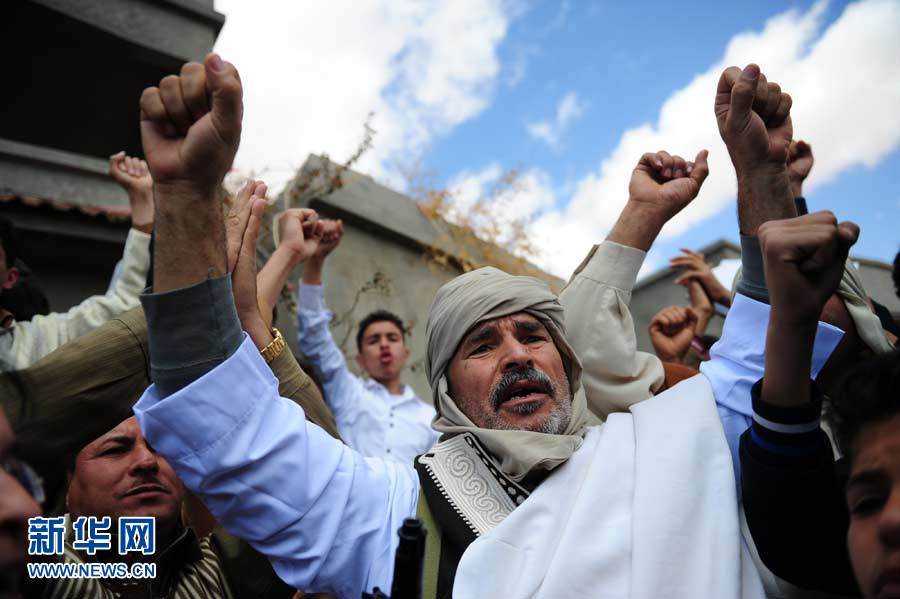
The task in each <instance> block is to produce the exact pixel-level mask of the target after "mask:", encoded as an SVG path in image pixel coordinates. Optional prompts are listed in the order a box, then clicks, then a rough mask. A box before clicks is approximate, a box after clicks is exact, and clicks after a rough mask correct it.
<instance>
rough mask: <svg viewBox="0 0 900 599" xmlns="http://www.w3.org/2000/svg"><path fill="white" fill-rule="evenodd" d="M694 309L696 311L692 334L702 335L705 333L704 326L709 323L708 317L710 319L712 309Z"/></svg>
mask: <svg viewBox="0 0 900 599" xmlns="http://www.w3.org/2000/svg"><path fill="white" fill-rule="evenodd" d="M695 311H696V312H697V324H696V325H694V336H696V337H702V336H703V335H705V334H706V327H707V325H709V321H710V319H712V311H709V312H707V311H700V310H695Z"/></svg>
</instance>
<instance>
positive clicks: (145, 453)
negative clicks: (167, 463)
mask: <svg viewBox="0 0 900 599" xmlns="http://www.w3.org/2000/svg"><path fill="white" fill-rule="evenodd" d="M131 470H132V472H141V471H143V472H146V471H149V472H158V471H159V456H157V455H156V454H155V453H153V452H152V451H150V449H149V448H148V447H146V446H144V445H139V446H137V447H135V450H134V456H133V460H132V462H131Z"/></svg>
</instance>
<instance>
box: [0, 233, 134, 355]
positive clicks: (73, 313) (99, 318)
mask: <svg viewBox="0 0 900 599" xmlns="http://www.w3.org/2000/svg"><path fill="white" fill-rule="evenodd" d="M149 268H150V236H149V235H147V234H146V233H142V232H141V231H138V230H137V229H134V228H132V229H131V230H130V231H129V232H128V237H127V239H126V240H125V250H124V252H123V255H122V269H121V274H120V276H119V277H118V278H117V279H116V281H115V284H114V285H112V286H111V287H110V289H109V291H107V292H106V294H105V295H95V296H92V297H89V298H87V299H86V300H84V301H83V302H81V303H80V304H78V305H77V306H75V307H73V308H71V309H69V310H68V311H67V312H53V313H51V314H46V315H44V314H38V315H36V316H35V317H34V318H32V319H31V320H30V321H23V322H17V323H15V326H14V327H13V328H12V329H11V330H10V331H9V332H7V333H5V334H3V335H2V337H5V338H6V339H3V340H2V342H0V371H2V370H19V369H22V368H27V367H29V366H31V365H32V364H34V363H35V362H37V361H38V360H40V359H41V358H43V357H44V356H46V355H47V354H49V353H50V352H52V351H53V350H55V349H56V348H58V347H60V346H61V345H64V344H65V343H68V342H69V341H71V340H72V339H75V338H76V337H80V336H81V335H84V334H86V333H89V332H91V331H92V330H94V329H95V328H97V327H99V326H100V325H101V324H103V323H105V322H106V321H108V320H110V319H112V318H115V317H116V316H119V315H120V314H122V313H124V312H127V311H128V310H131V309H132V308H136V307H137V306H138V305H140V301H139V299H138V296H140V294H141V292H142V291H143V290H144V287H145V286H146V284H147V283H146V281H147V271H148V270H149Z"/></svg>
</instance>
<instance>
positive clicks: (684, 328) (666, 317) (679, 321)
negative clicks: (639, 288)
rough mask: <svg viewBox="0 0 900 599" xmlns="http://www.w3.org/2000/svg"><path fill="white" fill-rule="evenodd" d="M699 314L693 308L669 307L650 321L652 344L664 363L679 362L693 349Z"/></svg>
mask: <svg viewBox="0 0 900 599" xmlns="http://www.w3.org/2000/svg"><path fill="white" fill-rule="evenodd" d="M696 324H697V313H696V312H694V310H693V309H692V308H688V307H682V306H669V307H668V308H663V309H662V310H660V311H659V312H657V313H656V316H654V317H653V320H651V321H650V327H649V333H650V342H651V343H653V349H654V350H655V351H656V355H657V357H658V358H659V359H660V360H662V361H663V362H678V363H680V362H681V360H682V359H683V358H684V356H685V354H687V352H688V350H689V349H690V348H691V341H693V339H694V327H695V326H696Z"/></svg>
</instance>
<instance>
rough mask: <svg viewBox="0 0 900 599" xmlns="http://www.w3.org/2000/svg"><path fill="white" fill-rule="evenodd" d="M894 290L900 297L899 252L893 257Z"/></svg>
mask: <svg viewBox="0 0 900 599" xmlns="http://www.w3.org/2000/svg"><path fill="white" fill-rule="evenodd" d="M893 274H894V292H895V293H896V294H897V297H900V252H897V256H896V257H894V273H893Z"/></svg>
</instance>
